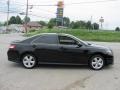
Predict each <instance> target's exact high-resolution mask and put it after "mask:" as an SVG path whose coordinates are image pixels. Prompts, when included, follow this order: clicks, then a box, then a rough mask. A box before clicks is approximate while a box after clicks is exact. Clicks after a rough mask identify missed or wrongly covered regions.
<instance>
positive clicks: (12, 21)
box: [4, 16, 22, 25]
mask: <svg viewBox="0 0 120 90" xmlns="http://www.w3.org/2000/svg"><path fill="white" fill-rule="evenodd" d="M6 24H7V22H5V24H4V25H6ZM8 24H22V20H21V18H20V17H19V16H16V17H15V16H12V17H11V18H10V20H9V22H8Z"/></svg>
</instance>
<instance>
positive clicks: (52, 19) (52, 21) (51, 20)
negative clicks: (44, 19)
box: [48, 18, 56, 26]
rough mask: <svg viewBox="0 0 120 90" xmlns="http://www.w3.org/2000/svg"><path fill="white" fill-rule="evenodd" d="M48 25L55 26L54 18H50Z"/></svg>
mask: <svg viewBox="0 0 120 90" xmlns="http://www.w3.org/2000/svg"><path fill="white" fill-rule="evenodd" d="M48 24H51V25H53V26H55V25H56V18H51V19H50V21H49V22H48Z"/></svg>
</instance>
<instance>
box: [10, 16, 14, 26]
mask: <svg viewBox="0 0 120 90" xmlns="http://www.w3.org/2000/svg"><path fill="white" fill-rule="evenodd" d="M9 24H16V17H15V16H12V17H11V18H10V20H9Z"/></svg>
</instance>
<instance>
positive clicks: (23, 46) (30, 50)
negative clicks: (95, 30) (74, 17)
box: [7, 33, 114, 70]
mask: <svg viewBox="0 0 120 90" xmlns="http://www.w3.org/2000/svg"><path fill="white" fill-rule="evenodd" d="M7 54H8V60H9V61H13V62H17V63H22V64H23V66H24V67H26V68H29V69H30V68H33V67H35V66H36V65H37V64H62V65H89V66H90V68H92V69H94V70H100V69H102V68H103V67H104V66H105V65H109V64H113V62H114V60H113V52H112V50H111V49H109V48H107V47H103V46H100V45H94V44H90V43H87V42H84V41H82V40H80V39H78V38H77V37H75V36H72V35H69V34H60V33H59V34H56V33H43V34H40V35H37V36H33V37H30V38H28V39H25V40H23V41H15V42H12V43H11V45H10V47H9V50H8V53H7Z"/></svg>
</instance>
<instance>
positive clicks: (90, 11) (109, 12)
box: [0, 0, 120, 29]
mask: <svg viewBox="0 0 120 90" xmlns="http://www.w3.org/2000/svg"><path fill="white" fill-rule="evenodd" d="M58 1H59V0H29V4H34V5H54V4H57V2H58ZM63 1H64V3H65V6H64V16H66V17H69V18H70V19H71V20H85V21H88V20H91V16H92V22H97V23H99V19H100V17H101V16H102V17H103V18H104V20H105V22H104V23H103V26H104V28H105V29H114V28H115V27H116V26H120V0H111V1H109V0H63ZM96 1H98V2H97V3H90V2H96ZM99 1H106V2H99ZM6 2H7V0H0V21H6V13H5V12H6V11H7V4H6ZM81 2H88V3H81ZM71 3H81V4H71ZM25 4H26V0H10V10H11V12H16V13H10V16H13V15H14V16H16V15H19V14H18V13H19V12H25V8H26V6H25ZM56 8H57V7H56V6H33V9H32V10H29V14H31V15H30V18H31V20H32V21H40V20H46V21H48V20H49V19H50V18H55V17H56V14H55V13H56ZM33 15H34V16H33ZM20 16H21V15H20ZM23 17H24V16H21V18H23Z"/></svg>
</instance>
